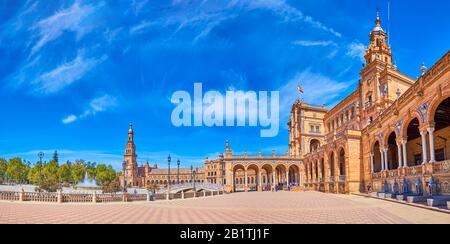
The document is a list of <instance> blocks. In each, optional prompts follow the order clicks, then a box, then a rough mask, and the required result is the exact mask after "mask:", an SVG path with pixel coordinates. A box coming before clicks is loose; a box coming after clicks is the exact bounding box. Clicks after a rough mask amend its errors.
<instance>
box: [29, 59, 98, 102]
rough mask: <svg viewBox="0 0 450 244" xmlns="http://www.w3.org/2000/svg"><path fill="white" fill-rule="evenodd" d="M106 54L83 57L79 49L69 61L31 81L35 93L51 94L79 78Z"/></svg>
mask: <svg viewBox="0 0 450 244" xmlns="http://www.w3.org/2000/svg"><path fill="white" fill-rule="evenodd" d="M105 59H106V56H104V57H102V58H100V59H94V58H85V57H84V55H83V52H82V51H80V52H78V54H77V57H75V59H73V60H72V61H70V62H66V63H63V64H60V65H59V66H58V67H56V68H55V69H53V70H51V71H48V72H46V73H44V74H42V75H40V76H39V77H38V78H37V79H36V80H34V81H33V82H32V85H33V86H34V87H35V90H34V91H35V92H36V93H41V94H52V93H56V92H58V91H60V90H62V89H63V88H65V87H67V86H69V85H71V84H72V83H73V82H75V81H77V80H80V79H81V78H82V77H83V76H84V75H85V74H86V73H88V72H89V71H90V70H91V69H92V68H94V67H95V66H96V65H97V64H99V63H101V62H103V61H104V60H105Z"/></svg>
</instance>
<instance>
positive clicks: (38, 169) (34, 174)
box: [28, 162, 44, 185]
mask: <svg viewBox="0 0 450 244" xmlns="http://www.w3.org/2000/svg"><path fill="white" fill-rule="evenodd" d="M43 178H44V174H43V173H42V164H41V163H40V162H38V163H36V164H35V165H34V167H33V168H32V169H31V170H30V171H29V172H28V181H29V182H31V183H32V184H34V185H39V184H40V182H41V181H42V180H43Z"/></svg>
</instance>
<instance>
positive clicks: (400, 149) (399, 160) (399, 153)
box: [397, 142, 403, 169]
mask: <svg viewBox="0 0 450 244" xmlns="http://www.w3.org/2000/svg"><path fill="white" fill-rule="evenodd" d="M397 152H398V168H399V169H400V168H403V159H402V143H401V142H398V143H397Z"/></svg>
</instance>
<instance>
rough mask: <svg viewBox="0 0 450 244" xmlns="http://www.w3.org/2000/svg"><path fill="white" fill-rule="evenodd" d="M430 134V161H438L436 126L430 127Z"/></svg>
mask: <svg viewBox="0 0 450 244" xmlns="http://www.w3.org/2000/svg"><path fill="white" fill-rule="evenodd" d="M428 133H429V135H430V163H435V162H436V152H435V151H434V127H430V128H428Z"/></svg>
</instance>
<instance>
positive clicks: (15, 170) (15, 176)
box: [6, 158, 29, 183]
mask: <svg viewBox="0 0 450 244" xmlns="http://www.w3.org/2000/svg"><path fill="white" fill-rule="evenodd" d="M28 171H29V165H28V164H27V163H26V162H24V161H22V159H21V158H12V159H10V160H9V163H8V168H7V169H6V173H7V174H8V177H9V178H10V179H12V180H14V181H16V182H17V183H24V182H25V181H26V180H27V177H28Z"/></svg>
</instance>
